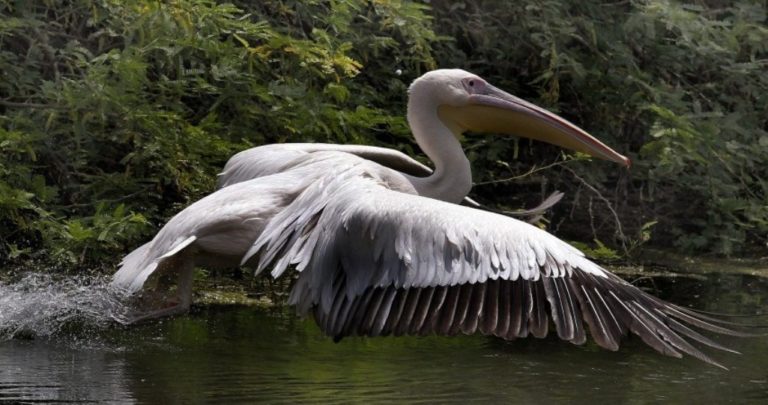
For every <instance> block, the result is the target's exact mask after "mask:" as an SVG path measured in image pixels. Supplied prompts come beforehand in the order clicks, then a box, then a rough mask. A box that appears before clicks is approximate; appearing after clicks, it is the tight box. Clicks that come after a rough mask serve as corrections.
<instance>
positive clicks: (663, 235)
mask: <svg viewBox="0 0 768 405" xmlns="http://www.w3.org/2000/svg"><path fill="white" fill-rule="evenodd" d="M435 11H436V20H437V21H438V24H437V25H436V27H437V28H439V30H438V31H439V33H441V34H443V35H445V36H448V37H452V38H455V41H454V42H450V43H442V44H440V46H442V47H444V48H445V49H442V50H441V52H440V53H439V54H440V55H441V56H443V59H442V60H440V62H441V64H444V65H460V66H466V67H469V68H470V69H472V70H474V71H477V72H478V73H483V74H485V75H486V76H488V77H493V78H498V79H496V80H495V81H497V82H499V83H500V84H502V85H503V87H505V88H509V89H511V90H513V91H516V92H517V93H518V94H519V95H521V96H523V97H525V98H528V99H531V100H536V101H538V102H539V103H540V104H542V105H545V106H547V107H548V108H550V109H553V110H556V111H558V112H559V113H561V114H563V115H564V116H566V117H568V118H569V119H572V120H573V121H574V122H576V123H577V124H579V125H580V126H583V127H584V128H586V129H587V130H588V131H590V132H591V133H592V134H593V135H595V136H597V137H598V138H600V139H603V140H605V141H606V143H608V144H609V145H611V146H613V147H616V148H617V149H618V150H619V151H621V152H622V153H625V154H627V155H629V156H630V157H631V158H632V160H633V161H634V162H635V165H634V166H633V168H632V169H631V170H630V171H628V172H627V171H623V170H618V171H617V170H616V169H615V168H614V167H610V165H607V164H598V163H596V162H590V163H589V164H583V163H580V162H570V161H566V162H564V163H562V164H556V165H553V166H552V168H551V170H549V173H546V176H547V179H548V180H545V179H544V178H543V177H540V176H532V177H530V178H528V179H524V180H523V181H520V182H517V184H516V187H515V188H514V190H511V192H518V193H519V192H520V191H521V190H522V191H528V192H533V193H538V194H540V193H541V192H542V191H541V190H542V189H543V188H549V189H558V190H564V191H567V193H566V194H567V195H569V196H571V197H572V198H573V200H572V201H571V203H570V206H569V204H568V203H566V204H561V205H560V206H559V208H560V210H559V211H558V212H557V216H558V217H559V218H554V219H553V221H552V222H553V223H555V224H562V226H561V228H560V229H559V230H560V232H564V233H567V234H571V235H573V236H574V237H578V238H582V239H584V238H585V235H584V234H585V230H584V227H583V224H586V223H589V224H590V225H591V227H590V229H591V231H592V234H593V235H592V236H593V238H595V239H600V240H613V241H614V242H615V243H618V244H622V245H624V246H625V247H627V246H630V247H631V246H635V245H637V244H638V243H642V242H644V240H643V239H647V237H648V236H649V235H648V234H649V229H647V228H644V225H645V224H647V223H649V222H652V221H656V222H657V225H656V226H655V227H654V229H653V231H654V232H653V237H654V240H653V242H655V243H660V244H665V245H667V246H669V245H672V244H674V245H675V246H677V247H680V248H682V249H684V250H686V251H699V252H701V251H709V252H714V253H720V254H733V253H737V252H741V251H743V250H744V249H748V248H750V247H752V248H757V249H764V248H765V245H766V242H767V241H768V148H767V147H766V146H767V145H768V26H766V22H767V21H768V20H767V18H766V12H767V11H768V10H767V9H766V5H765V4H758V3H756V2H751V1H736V2H729V3H727V4H720V3H712V2H705V1H696V2H693V3H690V2H678V1H672V0H637V1H631V2H626V1H621V2H610V3H605V2H582V1H575V0H550V1H533V0H531V1H522V2H516V3H515V6H511V5H510V4H509V3H507V2H502V1H494V0H487V1H482V0H481V1H460V2H453V3H451V5H450V6H442V7H437V8H436V10H435ZM457 21H462V23H455V22H457ZM505 80H506V83H505ZM500 151H501V152H502V153H501V155H503V154H507V156H512V155H513V153H512V151H511V150H510V147H508V146H506V147H505V146H499V145H498V144H493V145H489V144H485V143H482V144H480V145H478V147H477V152H476V155H478V156H483V155H489V154H497V155H498V154H499V152H500ZM558 154H559V152H557V151H556V150H555V149H553V148H552V147H549V146H543V145H542V146H539V145H533V148H530V149H529V152H528V153H523V154H520V157H521V159H519V160H517V161H514V162H507V163H508V166H509V168H506V167H501V166H499V165H497V164H494V163H493V161H488V160H480V163H481V165H483V166H487V167H490V168H491V169H492V170H490V171H487V172H486V173H490V177H491V178H492V179H493V178H503V177H509V176H510V173H515V172H517V173H519V172H522V171H525V167H528V166H530V165H531V164H532V163H530V162H528V161H529V160H532V161H533V162H541V161H544V162H551V161H552V160H553V159H552V158H551V157H547V156H553V155H554V156H557V155H558ZM515 155H517V153H515ZM481 159H482V158H481ZM507 160H509V158H507ZM483 180H484V181H487V179H483ZM481 190H482V189H481ZM486 192H488V193H489V194H490V195H493V198H499V194H500V193H502V194H503V193H506V192H507V189H504V188H499V187H495V188H492V189H488V190H487V191H486ZM606 202H608V204H606ZM609 206H610V207H612V208H611V209H612V210H613V211H615V212H616V213H617V215H615V216H614V215H611V212H610V210H608V208H609ZM617 218H618V219H620V221H617V220H616V219H617ZM576 226H578V227H576ZM631 235H637V236H631Z"/></svg>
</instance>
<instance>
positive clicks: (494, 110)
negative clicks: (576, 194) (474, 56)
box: [409, 69, 631, 167]
mask: <svg viewBox="0 0 768 405" xmlns="http://www.w3.org/2000/svg"><path fill="white" fill-rule="evenodd" d="M409 92H410V97H411V98H412V99H413V98H416V99H420V100H422V102H423V100H431V101H432V103H431V104H432V105H435V104H436V105H435V106H436V108H437V114H438V116H439V118H440V120H441V121H442V122H443V123H444V124H445V125H446V126H447V127H448V128H449V129H450V130H451V132H453V133H454V134H455V135H459V134H461V133H464V132H466V131H473V132H493V133H503V134H510V135H516V136H523V137H526V138H531V139H536V140H539V141H543V142H547V143H551V144H553V145H557V146H560V147H563V148H567V149H571V150H574V151H578V152H582V153H586V154H588V155H591V156H594V157H597V158H601V159H605V160H609V161H612V162H616V163H620V164H622V165H624V166H627V167H629V166H630V164H631V162H630V160H629V158H627V157H626V156H624V155H621V154H620V153H618V152H616V151H614V150H613V149H611V148H610V147H608V146H607V145H605V144H604V143H602V142H600V141H599V140H598V139H597V138H595V137H593V136H592V135H590V134H588V133H587V132H586V131H584V130H583V129H581V128H579V127H577V126H576V125H574V124H572V123H570V122H568V121H567V120H566V119H564V118H562V117H560V116H558V115H556V114H553V113H551V112H549V111H547V110H545V109H543V108H541V107H538V106H536V105H534V104H532V103H529V102H527V101H525V100H523V99H520V98H518V97H515V96H513V95H511V94H509V93H507V92H505V91H503V90H500V89H498V88H496V87H494V86H492V85H491V84H489V83H488V82H487V81H485V80H484V79H483V78H481V77H479V76H477V75H475V74H472V73H470V72H467V71H464V70H461V69H440V70H434V71H431V72H429V73H426V74H424V75H423V76H421V77H420V78H418V79H416V80H415V81H414V82H413V84H411V87H410V91H409Z"/></svg>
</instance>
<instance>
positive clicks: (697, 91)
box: [0, 0, 768, 270]
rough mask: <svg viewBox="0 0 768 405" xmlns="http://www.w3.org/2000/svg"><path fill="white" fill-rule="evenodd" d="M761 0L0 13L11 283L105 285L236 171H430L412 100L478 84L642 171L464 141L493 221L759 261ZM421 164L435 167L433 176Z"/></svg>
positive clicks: (153, 5)
mask: <svg viewBox="0 0 768 405" xmlns="http://www.w3.org/2000/svg"><path fill="white" fill-rule="evenodd" d="M766 11H767V10H766V6H765V4H761V3H758V2H751V1H736V2H731V3H729V4H728V5H723V4H721V3H720V2H708V1H694V2H685V3H682V2H676V1H671V0H645V1H641V0H635V1H618V2H581V1H575V0H550V1H521V2H515V3H514V4H513V3H509V2H505V1H498V0H494V1H491V0H486V1H484V0H474V1H456V2H453V1H452V2H448V1H437V0H433V1H431V2H406V1H397V0H305V1H293V0H282V1H280V0H274V1H272V0H266V1H235V2H232V3H220V2H214V1H193V0H177V1H172V2H155V1H131V2H122V1H115V0H75V1H62V0H46V1H27V2H17V1H11V0H0V78H1V80H0V155H2V158H1V159H0V173H1V174H2V175H1V176H0V265H3V266H9V265H27V264H28V263H31V262H39V263H43V264H45V265H55V268H58V269H67V268H80V269H82V268H96V267H103V268H105V269H109V270H113V269H114V267H115V266H116V264H117V262H118V261H119V258H120V257H121V256H122V255H123V254H125V253H126V252H128V251H129V250H131V249H132V248H134V247H135V246H137V245H138V244H140V243H142V241H145V240H147V239H148V238H150V237H151V235H152V234H153V233H154V232H155V231H156V230H157V229H159V227H160V226H162V224H163V223H164V221H165V220H167V218H169V217H170V216H171V215H173V214H174V213H176V212H178V211H179V210H180V209H181V208H183V207H184V206H186V205H188V204H189V203H191V202H193V201H195V200H196V199H198V198H200V197H202V196H204V195H206V194H208V193H210V192H211V191H212V190H213V189H214V181H215V175H216V173H217V172H218V171H219V170H220V169H221V167H222V166H223V164H224V162H225V161H226V160H227V158H228V157H229V156H230V155H232V154H233V153H235V152H237V151H240V150H242V149H245V148H248V147H251V146H256V145H261V144H265V143H273V142H331V143H362V144H372V145H380V146H387V147H392V148H397V149H400V150H402V151H404V152H406V153H409V154H411V155H412V156H420V154H419V153H420V152H419V151H418V148H417V147H416V146H415V144H414V143H413V141H412V139H411V136H410V132H409V130H408V127H407V124H406V122H405V119H404V109H405V100H406V89H407V86H408V84H409V83H410V81H411V80H413V79H414V78H415V77H418V76H419V75H420V74H422V73H423V72H425V71H428V70H430V69H434V68H437V67H460V68H464V69H467V70H470V71H473V72H475V73H478V74H480V75H482V76H483V77H485V78H487V79H489V80H490V81H491V82H492V83H494V84H496V85H497V86H499V87H501V88H504V89H506V90H509V91H510V92H512V93H514V94H516V95H518V96H520V97H523V98H525V99H528V100H530V101H533V102H535V103H537V104H539V105H542V106H544V107H546V108H548V109H550V110H553V111H555V112H557V113H558V114H561V115H563V116H565V117H567V118H568V119H570V120H571V121H573V122H575V123H576V124H578V125H579V126H581V127H583V128H585V129H586V130H588V131H589V132H590V133H592V134H593V135H595V136H597V137H598V138H601V139H602V140H604V141H605V142H606V143H607V144H609V145H611V146H613V147H615V148H616V149H617V150H619V151H620V152H621V153H624V154H626V155H628V156H630V157H631V158H632V160H633V162H634V165H633V167H632V168H631V169H630V170H625V169H621V168H618V167H616V166H615V165H611V164H609V163H606V162H599V161H595V160H588V159H586V158H584V157H583V156H577V155H572V154H569V153H568V152H564V151H561V150H558V149H557V148H555V147H552V146H549V145H544V144H539V143H534V142H529V141H527V140H522V139H521V140H515V139H512V138H506V137H495V136H467V137H466V140H465V145H466V146H467V149H468V153H469V155H470V159H471V160H472V163H473V167H474V172H475V174H474V176H475V182H476V183H477V185H476V187H475V189H474V191H473V193H475V195H476V197H477V198H478V199H480V200H481V201H483V202H484V203H487V204H489V205H496V206H501V207H505V208H511V209H514V208H520V207H523V206H531V205H535V204H536V203H537V202H539V201H540V200H541V199H542V198H544V197H546V195H548V194H549V193H551V192H553V191H555V190H559V191H563V192H565V198H564V199H563V201H562V202H561V203H559V204H558V205H557V206H556V207H555V208H554V210H553V211H552V212H551V213H550V214H548V215H547V216H546V218H545V219H544V220H543V221H542V222H541V225H542V226H546V227H547V229H549V230H551V231H553V232H555V233H556V234H557V235H559V236H561V237H563V238H565V239H567V240H571V241H580V242H581V243H583V244H584V246H585V247H587V248H589V249H590V251H591V252H593V253H594V254H597V255H603V256H611V255H616V256H620V257H624V256H627V255H632V254H635V253H636V252H638V250H639V248H640V247H642V246H643V245H653V246H662V247H665V248H674V249H677V250H680V251H684V252H689V253H696V254H717V255H745V254H746V255H752V256H765V255H766V253H765V252H766V243H768V25H767V24H768V20H767V17H766ZM420 159H422V160H423V156H422V157H420Z"/></svg>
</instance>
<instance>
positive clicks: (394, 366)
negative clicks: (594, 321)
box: [0, 274, 768, 404]
mask: <svg viewBox="0 0 768 405" xmlns="http://www.w3.org/2000/svg"><path fill="white" fill-rule="evenodd" d="M643 285H644V286H647V287H649V288H651V287H653V288H655V289H654V292H655V293H656V294H658V295H661V296H662V297H664V298H666V299H670V300H672V301H673V302H677V303H681V304H685V305H693V306H695V307H697V308H700V309H706V310H709V311H720V312H729V313H756V312H761V311H762V312H763V313H765V312H768V303H766V299H765V298H766V297H768V280H766V279H764V278H759V277H754V276H749V275H739V274H728V275H725V274H723V275H709V276H706V277H699V278H695V279H694V278H687V277H681V278H674V279H673V278H656V279H653V280H647V281H645V282H643ZM10 291H12V289H11V286H8V285H0V311H4V312H5V315H2V312H0V329H2V328H1V327H7V326H8V324H9V322H10V321H9V319H10V318H12V316H11V315H9V314H12V313H13V311H16V312H17V316H18V313H21V312H19V310H18V308H11V307H12V306H13V305H17V304H10V303H9V302H7V301H6V302H3V301H2V297H8V296H10V295H11V292H10ZM44 297H45V295H43V298H40V297H38V298H36V299H40V300H45V298H44ZM48 297H49V298H48V306H51V301H52V300H55V299H60V298H57V296H56V295H55V294H48ZM50 297H54V298H50ZM24 298H25V296H24V295H23V294H21V295H20V296H19V297H17V298H16V301H14V302H17V303H18V302H22V301H23V299H24ZM40 305H41V306H43V307H45V305H43V302H41V303H40ZM30 308H32V309H30ZM33 308H35V305H28V308H27V309H25V310H27V311H32V312H29V314H27V315H24V316H25V317H27V318H30V319H31V318H34V317H35V316H36V315H35V313H34V309H33ZM38 315H39V314H38ZM3 316H5V318H3ZM70 318H72V319H74V320H67V321H66V322H64V325H63V326H62V325H59V326H57V327H56V328H53V330H54V331H53V332H50V331H48V332H46V333H42V332H39V331H36V329H35V328H37V327H38V326H35V325H36V324H34V323H32V324H30V325H31V326H29V325H27V326H23V325H22V326H17V330H16V332H14V333H13V334H9V333H7V331H6V335H5V336H4V338H3V340H2V341H0V401H21V402H28V403H33V402H42V403H48V402H77V403H80V402H88V401H93V402H112V403H163V404H166V403H167V404H187V403H204V402H217V403H253V402H268V403H295V402H313V403H317V402H323V403H325V402H384V401H404V402H440V403H443V402H466V401H468V400H472V401H483V402H490V401H494V402H496V401H503V402H506V403H535V404H542V403H560V402H567V403H610V402H618V403H647V402H652V401H653V402H657V401H664V402H672V403H692V402H694V403H695V402H700V403H717V402H731V403H750V402H754V403H768V337H760V338H746V339H745V338H731V337H720V336H715V337H716V338H717V339H718V341H720V342H722V343H725V344H726V345H728V346H730V347H732V348H734V349H736V350H738V351H740V352H741V353H743V354H742V355H733V354H729V353H719V352H712V351H708V353H710V354H712V355H713V357H714V358H715V359H717V360H719V361H720V362H722V363H723V364H725V365H726V366H728V367H729V368H730V370H729V371H725V370H721V369H718V368H716V367H713V366H709V365H707V364H705V363H702V362H700V361H697V360H695V359H691V358H687V357H686V358H684V359H674V358H669V357H664V356H661V355H658V354H656V353H655V352H654V351H653V350H651V349H649V348H647V347H645V346H644V345H643V344H642V342H640V340H639V339H629V340H628V341H625V342H624V344H623V345H622V347H621V349H620V350H619V351H618V352H615V353H614V352H608V351H605V350H601V349H599V348H597V347H596V346H595V345H594V344H593V343H591V342H588V343H587V344H586V345H584V346H574V345H572V344H569V343H564V342H560V341H559V340H557V339H556V338H555V337H550V338H549V339H544V340H539V339H523V340H518V341H515V342H504V341H502V340H499V339H495V338H488V337H482V336H460V337H453V338H446V337H402V338H375V339H365V338H348V339H344V340H342V341H341V342H340V343H338V344H335V343H333V342H332V341H331V340H330V339H329V338H327V337H325V336H323V335H322V334H321V333H320V332H319V331H318V329H317V327H316V326H315V325H314V323H313V322H311V321H308V320H302V319H299V318H297V317H296V316H294V315H293V311H292V310H291V309H286V308H283V309H263V308H256V307H245V306H206V307H197V308H195V309H194V310H193V312H192V313H191V314H189V315H187V316H183V317H178V318H174V319H168V320H164V321H159V322H152V323H147V324H144V325H138V326H130V327H124V326H119V325H115V324H106V325H105V324H104V323H103V322H101V321H99V322H97V323H93V322H89V321H88V320H87V319H86V318H83V317H80V318H78V316H73V315H72V314H70ZM751 321H753V322H759V323H763V324H765V323H767V322H768V318H766V317H758V318H753V319H751ZM3 322H5V325H4V324H3ZM48 322H53V321H51V320H49V321H48ZM25 327H26V328H28V329H30V330H28V331H22V330H21V329H23V328H25ZM609 401H610V402H609Z"/></svg>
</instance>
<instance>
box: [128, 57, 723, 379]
mask: <svg viewBox="0 0 768 405" xmlns="http://www.w3.org/2000/svg"><path fill="white" fill-rule="evenodd" d="M408 123H409V124H410V127H411V129H412V131H413V134H414V137H415V138H416V141H417V142H418V144H419V146H420V147H421V148H422V150H423V151H424V152H425V153H426V154H427V156H429V157H430V158H431V159H432V162H434V166H435V169H434V172H432V171H430V170H429V169H428V168H426V167H425V166H423V165H421V164H419V163H418V162H416V161H414V160H413V159H411V158H409V157H407V156H405V155H404V154H402V153H399V152H396V151H393V150H389V149H383V148H375V147H368V146H342V145H323V144H285V145H268V146H262V147H258V148H254V149H250V150H247V151H244V152H241V153H239V154H237V155H235V156H234V157H233V158H232V159H230V161H229V162H228V163H227V165H226V167H225V169H224V172H223V173H222V174H221V175H220V176H221V177H220V185H221V186H222V187H223V188H221V189H220V190H218V191H216V192H214V193H213V194H211V195H209V196H207V197H205V198H203V199H201V200H200V201H197V202H196V203H194V204H192V205H190V206H189V207H187V208H186V209H184V210H183V211H182V212H180V213H179V214H177V215H176V216H174V217H173V218H171V219H170V221H168V223H167V224H166V225H165V227H163V228H162V229H161V230H160V231H159V232H158V234H157V235H156V236H155V238H154V239H153V240H152V241H151V242H149V243H147V244H145V245H143V246H141V247H139V248H138V249H136V250H135V251H133V252H132V253H130V254H129V255H127V256H126V257H125V259H124V260H123V262H122V264H121V268H120V270H119V271H118V272H117V273H116V274H115V276H114V281H113V284H114V285H115V286H116V287H119V288H121V289H124V290H127V291H128V292H130V293H137V292H140V291H142V290H144V291H146V290H149V289H150V288H149V287H145V286H144V285H145V282H146V281H147V279H148V278H149V277H150V276H151V275H153V274H154V275H155V276H154V277H152V280H156V279H158V278H162V277H163V275H165V277H173V278H177V281H176V283H177V285H176V286H175V293H174V294H175V295H176V297H175V298H174V300H175V302H174V303H173V304H174V305H173V306H170V307H167V308H163V309H155V310H153V311H151V312H149V313H147V314H144V315H143V316H141V317H139V318H137V319H141V318H147V317H156V316H163V315H169V314H174V313H179V312H183V311H186V310H187V309H188V308H189V305H190V301H191V281H192V280H191V279H192V270H193V268H194V266H196V265H216V266H222V265H223V266H233V265H241V264H242V265H250V266H252V267H255V269H256V270H255V271H256V273H257V274H258V273H260V272H262V271H263V270H265V269H267V268H271V269H272V276H274V277H280V276H281V275H282V274H283V273H284V272H285V270H286V269H287V268H289V267H295V269H296V270H297V271H298V272H299V273H300V274H299V277H298V280H297V282H296V284H295V285H294V287H293V289H292V292H291V295H290V303H291V304H294V305H296V306H297V307H298V309H299V311H300V313H302V314H308V313H313V314H314V317H315V320H316V321H317V323H318V325H319V326H320V327H321V328H322V329H323V331H325V332H326V333H327V334H329V335H331V336H333V337H335V338H336V339H339V338H341V337H343V336H347V335H367V336H378V335H389V334H393V335H402V334H420V335H424V334H431V333H436V334H446V335H453V334H456V333H459V332H462V333H468V334H469V333H475V332H477V331H479V332H481V333H483V334H487V335H495V336H498V337H501V338H504V339H515V338H519V337H525V336H527V335H529V334H530V335H533V336H536V337H544V336H545V335H547V332H548V329H549V327H550V319H551V321H552V322H551V323H552V324H553V325H554V329H555V331H556V332H557V334H558V336H559V337H560V338H562V339H564V340H567V341H569V342H572V343H575V344H582V343H584V342H585V340H586V335H587V333H586V332H587V331H586V328H585V326H584V324H585V323H586V325H587V326H588V330H589V334H591V335H592V337H593V339H594V340H595V342H596V343H597V344H598V345H599V346H601V347H603V348H606V349H609V350H618V347H619V342H620V339H621V338H622V336H625V335H627V334H628V333H630V332H631V333H633V334H635V335H638V336H639V337H640V338H641V339H642V340H643V341H644V342H645V343H647V344H648V345H650V346H651V347H653V348H654V349H656V350H658V351H659V352H661V353H663V354H666V355H670V356H674V357H681V356H682V353H686V354H689V355H692V356H694V357H697V358H699V359H701V360H704V361H706V362H708V363H711V364H715V365H719V364H717V363H716V362H715V361H713V360H712V359H711V358H709V357H708V356H707V355H706V354H704V353H703V352H702V351H700V350H699V349H698V348H696V347H694V346H693V345H692V344H691V343H689V342H688V341H687V340H686V338H687V339H692V340H695V341H698V342H699V343H702V344H704V345H708V346H711V347H714V348H717V349H722V350H727V351H730V350H729V349H727V348H725V347H723V346H721V345H719V344H717V343H715V342H713V341H712V340H710V339H708V338H706V337H705V336H703V335H701V334H700V333H698V332H696V331H694V330H693V329H691V328H689V326H690V325H693V326H696V327H699V328H702V329H706V330H709V331H714V332H719V333H727V334H738V333H737V332H733V331H730V330H728V329H726V328H723V327H721V326H718V325H716V324H714V323H713V322H715V323H717V322H718V321H717V320H716V319H712V318H709V317H706V316H704V315H701V314H698V313H694V312H692V311H690V310H687V309H684V308H681V307H678V306H675V305H673V304H670V303H667V302H664V301H662V300H660V299H658V298H655V297H653V296H651V295H649V294H647V293H645V292H643V291H641V290H639V289H638V288H636V287H634V286H632V285H631V284H629V283H627V282H625V281H623V280H622V279H620V278H619V277H617V276H615V275H613V274H611V273H610V272H608V271H607V270H605V269H603V268H601V267H600V266H598V265H596V264H595V263H593V262H591V261H590V260H588V259H586V258H585V257H584V255H583V254H582V253H581V252H579V251H578V250H576V249H575V248H573V247H571V246H570V245H568V244H567V243H565V242H563V241H561V240H559V239H557V238H556V237H554V236H552V235H550V234H549V233H547V232H545V231H543V230H541V229H539V228H537V227H534V226H532V225H529V224H527V223H524V222H521V221H519V220H516V219H513V218H509V217H506V216H503V215H499V214H494V213H491V212H487V211H483V210H478V209H474V208H469V207H465V206H461V205H458V204H457V203H459V202H461V201H462V199H464V198H465V197H466V195H467V193H468V192H469V190H470V187H471V184H472V176H471V171H470V164H469V161H468V160H467V158H466V156H465V155H464V152H463V150H462V148H461V145H460V143H459V141H458V136H459V135H460V134H462V133H463V132H465V131H467V130H473V131H480V132H495V133H505V134H516V135H523V136H527V137H530V138H534V139H539V140H543V141H546V142H549V143H552V144H555V145H559V146H563V147H565V148H569V149H572V150H576V151H581V152H584V153H588V154H590V155H592V156H596V157H599V158H602V159H607V160H609V161H613V162H617V163H620V164H622V165H625V166H629V164H630V162H629V159H627V158H626V157H624V156H622V155H620V154H619V153H617V152H615V151H613V150H612V149H611V148H609V147H608V146H606V145H604V144H603V143H602V142H600V141H599V140H597V139H595V138H594V137H592V136H590V135H589V134H587V133H586V132H585V131H583V130H581V129H579V128H578V127H576V126H575V125H573V124H571V123H570V122H568V121H566V120H564V119H562V118H560V117H558V116H556V115H555V114H552V113H550V112H548V111H546V110H544V109H542V108H539V107H537V106H535V105H533V104H531V103H528V102H526V101H523V100H521V99H519V98H517V97H514V96H512V95H510V94H507V93H505V92H503V91H501V90H499V89H497V88H495V87H493V86H491V85H490V84H488V83H487V82H486V81H485V80H483V79H482V78H480V77H478V76H476V75H474V74H471V73H468V72H466V71H463V70H458V69H453V70H436V71H433V72H429V73H427V74H425V75H423V76H422V77H420V78H418V79H417V80H415V81H414V82H413V84H412V85H411V86H410V90H409V100H408ZM162 288H165V287H162ZM145 295H146V296H151V294H149V293H147V294H145ZM164 304H166V305H167V304H168V302H165V303H164ZM686 324H687V325H689V326H686Z"/></svg>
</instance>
